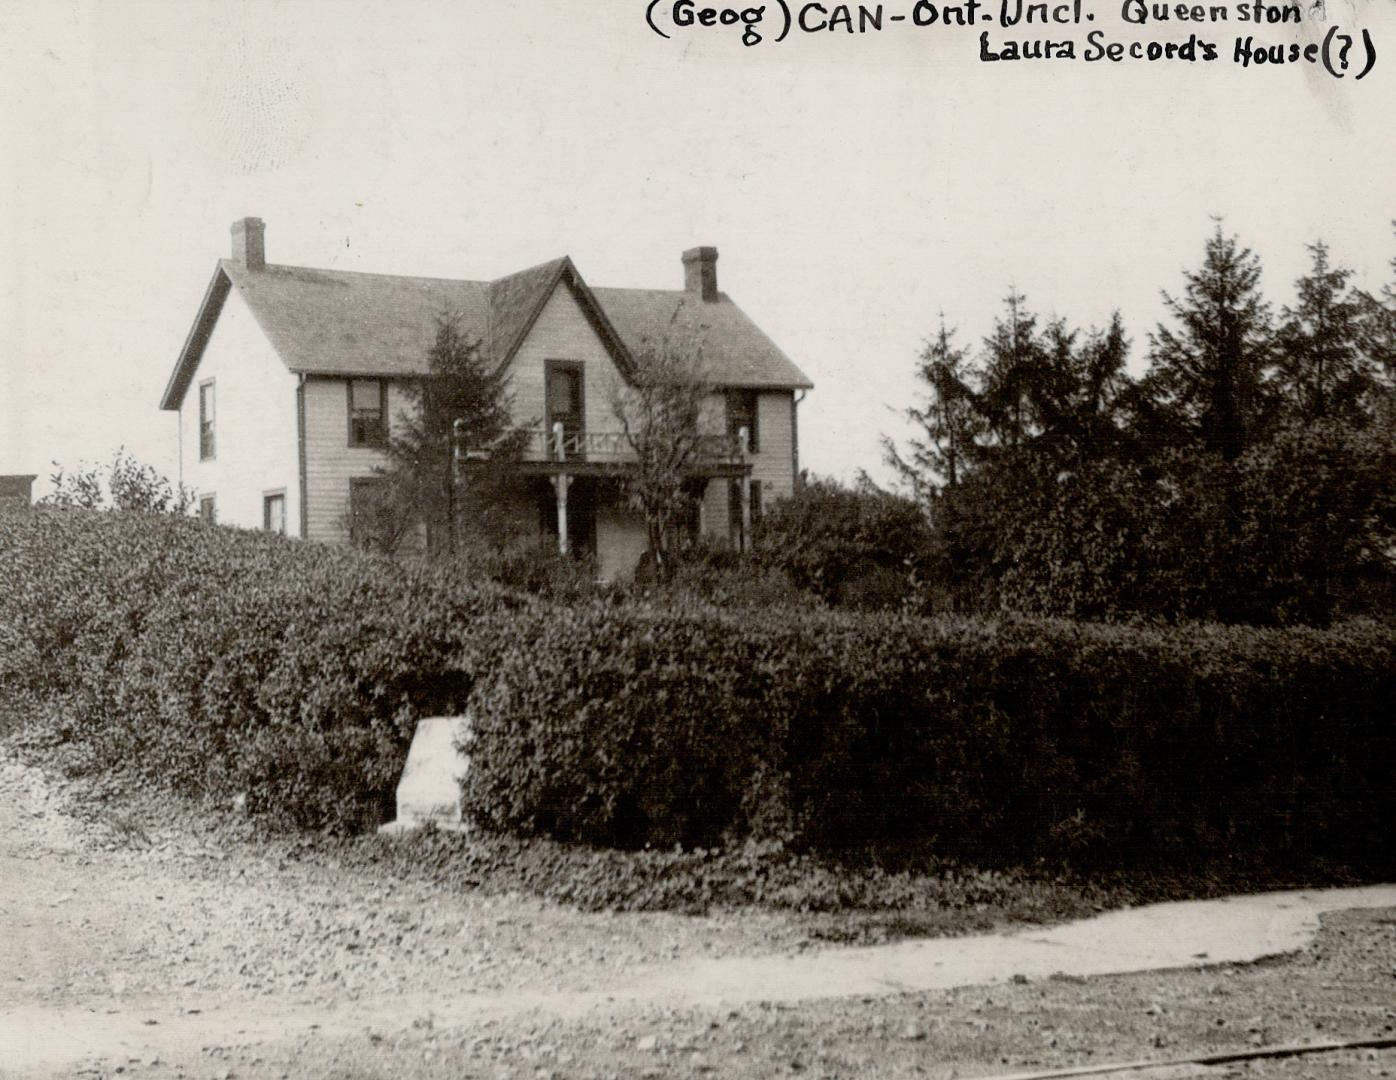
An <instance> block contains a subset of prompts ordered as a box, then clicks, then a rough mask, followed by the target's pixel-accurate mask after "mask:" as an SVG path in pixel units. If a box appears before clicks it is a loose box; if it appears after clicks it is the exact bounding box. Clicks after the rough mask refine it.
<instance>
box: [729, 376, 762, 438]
mask: <svg viewBox="0 0 1396 1080" xmlns="http://www.w3.org/2000/svg"><path fill="white" fill-rule="evenodd" d="M726 399H727V435H728V437H729V438H730V439H732V440H733V441H736V439H737V436H738V433H739V432H740V431H741V429H742V428H743V427H745V428H746V432H747V444H746V448H747V453H749V454H759V453H760V452H761V423H760V417H761V395H760V392H759V391H756V390H746V389H736V388H733V389H729V390H728V391H727V394H726ZM748 406H749V407H748ZM744 420H745V421H746V423H743V421H744Z"/></svg>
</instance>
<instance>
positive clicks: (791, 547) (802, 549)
mask: <svg viewBox="0 0 1396 1080" xmlns="http://www.w3.org/2000/svg"><path fill="white" fill-rule="evenodd" d="M935 551H936V543H935V537H934V535H933V534H932V532H931V528H930V525H929V524H928V522H927V520H926V516H925V514H924V512H923V511H922V509H921V507H920V506H918V505H917V504H916V502H915V501H913V500H912V499H908V498H904V497H902V496H900V495H895V494H893V493H891V492H888V491H883V490H881V489H879V488H878V487H876V486H875V485H874V484H873V483H872V482H871V481H870V480H869V479H868V478H867V477H866V476H862V477H860V478H859V480H858V482H857V484H855V485H854V486H852V487H849V486H846V485H843V484H840V483H839V482H838V481H836V480H830V479H824V478H814V479H810V480H807V481H806V482H805V483H804V484H803V485H802V486H801V487H800V489H799V490H798V491H796V492H795V494H794V495H793V496H791V497H790V498H788V499H782V500H780V501H779V502H776V503H775V504H774V505H772V506H771V507H770V508H769V509H768V510H767V512H766V513H765V514H764V515H763V517H762V519H761V521H760V522H759V523H758V525H757V527H756V557H757V560H758V561H759V563H760V564H761V565H763V566H766V567H768V568H770V569H772V570H776V571H779V572H781V573H782V574H784V575H785V576H787V577H788V578H789V580H790V581H791V582H792V583H793V584H794V585H796V586H797V587H798V588H800V589H802V590H805V591H807V592H808V593H810V594H812V595H814V596H817V597H819V598H820V599H821V600H823V601H825V602H826V603H828V604H831V605H835V606H838V607H846V608H852V609H855V610H864V611H874V610H891V611H897V610H916V611H919V610H922V609H924V608H926V607H927V606H928V603H929V594H928V590H927V587H926V583H927V581H928V580H929V579H930V578H931V577H932V574H933V569H934V568H935V566H936V565H937V563H936V559H935Z"/></svg>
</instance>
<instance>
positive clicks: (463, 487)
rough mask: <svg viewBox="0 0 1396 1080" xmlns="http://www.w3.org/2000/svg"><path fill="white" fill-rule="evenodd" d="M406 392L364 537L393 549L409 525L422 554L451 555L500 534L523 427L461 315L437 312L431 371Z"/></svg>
mask: <svg viewBox="0 0 1396 1080" xmlns="http://www.w3.org/2000/svg"><path fill="white" fill-rule="evenodd" d="M405 391H406V394H407V395H408V397H409V399H410V400H411V403H412V404H411V407H410V408H409V409H407V410H406V411H405V412H403V413H402V414H401V415H399V416H398V417H397V418H396V419H395V422H394V425H393V434H392V437H391V438H390V439H389V441H388V447H387V454H388V465H387V466H386V467H385V468H383V469H382V470H381V473H380V475H381V478H382V484H381V489H380V495H379V498H377V499H376V500H373V501H372V502H371V503H370V505H369V509H368V510H367V513H368V514H369V516H370V520H369V521H367V522H364V523H363V525H364V528H363V529H362V530H361V534H362V535H361V542H363V543H365V544H366V545H367V546H371V547H375V548H378V549H380V550H386V551H390V552H391V551H395V550H399V549H400V548H401V547H402V546H403V545H404V544H405V543H406V542H407V541H408V540H409V538H410V537H412V536H413V535H414V534H415V535H417V536H419V537H421V538H422V539H423V540H424V542H425V549H426V553H427V554H428V555H430V556H432V557H437V558H452V557H454V556H456V555H457V554H458V553H460V551H461V550H462V549H463V548H464V547H465V546H466V544H467V543H468V542H471V541H476V540H483V541H489V542H494V541H498V540H499V539H500V538H501V537H502V536H503V534H505V533H507V531H508V530H507V529H506V528H504V525H503V522H502V521H501V520H497V519H500V518H501V517H502V514H501V511H500V507H501V506H502V505H503V503H504V502H505V501H506V498H505V489H506V486H507V485H508V483H509V482H510V480H511V479H512V472H513V470H512V469H511V465H512V464H513V463H515V462H516V461H517V460H518V459H519V456H520V455H521V453H522V450H523V445H524V440H525V439H526V438H527V436H526V433H525V432H524V431H523V430H521V429H518V428H516V427H515V426H514V425H513V421H512V416H511V411H510V398H509V394H508V386H507V383H506V380H505V378H504V377H503V376H502V375H501V374H500V373H499V372H497V371H495V370H494V368H493V366H492V365H491V364H490V362H489V360H488V359H487V358H486V357H485V356H484V354H483V353H482V351H481V349H480V343H479V342H478V341H475V340H471V339H469V338H467V337H466V336H465V334H464V332H463V331H462V329H461V319H460V316H459V315H458V314H456V313H454V312H450V311H446V312H442V313H441V314H440V315H438V316H437V319H436V337H435V339H434V341H433V343H432V347H431V349H430V351H429V352H428V354H427V374H426V375H425V376H423V377H422V378H420V379H417V380H415V381H413V382H410V383H408V384H406V386H405ZM461 460H466V461H468V462H469V464H468V466H467V467H462V465H461Z"/></svg>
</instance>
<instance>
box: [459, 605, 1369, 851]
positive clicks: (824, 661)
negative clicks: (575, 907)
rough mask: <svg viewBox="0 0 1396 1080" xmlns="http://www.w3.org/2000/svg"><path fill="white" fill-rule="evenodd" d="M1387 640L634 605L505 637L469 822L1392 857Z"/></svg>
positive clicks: (546, 619)
mask: <svg viewBox="0 0 1396 1080" xmlns="http://www.w3.org/2000/svg"><path fill="white" fill-rule="evenodd" d="M1392 700H1396V633H1393V632H1392V631H1391V630H1390V629H1386V628H1380V627H1377V626H1375V625H1369V624H1350V625H1345V626H1342V627H1340V628H1338V629H1334V630H1331V631H1327V632H1321V631H1314V630H1288V631H1278V630H1254V629H1236V628H1221V627H1213V626H1190V627H1175V628H1165V629H1155V628H1144V627H1123V626H1092V625H1080V624H1072V623H1065V622H1056V621H1047V620H1042V621H1027V620H1014V621H1001V622H994V621H965V620H961V621H950V620H924V619H915V618H910V617H905V616H895V615H881V616H872V615H863V616H853V615H846V614H840V613H828V612H794V611H785V612H781V613H778V614H774V615H761V614H758V613H755V612H747V613H743V614H740V615H739V614H737V613H732V612H720V611H707V612H700V613H693V612H689V613H681V612H676V611H671V610H669V611H666V610H658V609H653V610H645V609H642V608H637V607H628V608H614V607H613V608H605V607H601V606H597V607H592V608H577V609H573V610H570V611H565V612H558V611H554V612H540V611H535V612H530V613H525V614H521V615H520V616H518V617H517V618H515V619H514V620H513V622H512V625H511V630H510V632H509V634H508V635H507V642H505V643H503V644H502V645H501V648H500V653H499V655H498V657H497V658H496V659H495V660H494V661H493V662H492V663H491V664H490V665H488V667H487V668H486V669H485V670H483V672H482V676H481V681H480V683H479V684H477V688H476V692H475V695H474V697H473V709H474V715H475V730H476V736H475V740H474V743H473V746H472V753H473V759H472V772H471V774H470V776H469V778H468V779H467V785H466V794H467V800H468V804H469V806H470V807H471V808H472V810H473V812H474V813H475V814H476V815H477V816H478V817H479V819H480V820H482V821H485V822H488V823H490V824H493V825H495V826H497V827H502V828H506V829H510V830H513V831H516V832H522V833H525V834H529V833H533V834H542V835H548V836H552V837H555V838H559V839H564V840H582V841H587V842H591V843H602V844H616V845H621V846H641V845H645V844H650V845H654V846H669V845H673V844H681V845H684V846H694V845H696V846H705V847H706V846H711V845H717V844H723V843H730V842H732V841H733V840H735V839H740V838H750V839H756V840H777V841H781V842H787V843H791V844H794V845H796V846H809V847H816V848H823V849H832V848H839V847H843V846H853V845H862V844H867V843H870V842H874V841H880V840H887V839H895V838H899V837H900V838H915V837H922V838H924V837H935V838H937V842H938V844H939V846H940V847H941V849H942V850H944V851H946V852H948V853H952V854H955V855H958V856H966V855H967V856H970V857H973V858H975V859H978V860H982V859H983V858H984V857H986V856H987V855H990V854H993V855H997V856H1000V857H1002V858H1005V859H1019V860H1021V859H1024V858H1027V859H1031V858H1036V857H1043V856H1047V857H1051V858H1054V859H1062V858H1065V859H1068V860H1069V861H1072V862H1074V863H1076V864H1078V865H1086V864H1092V863H1095V864H1099V863H1104V862H1109V863H1111V864H1116V863H1136V864H1145V865H1147V864H1150V863H1157V862H1160V861H1167V862H1173V863H1179V862H1186V861H1188V860H1190V859H1194V858H1199V859H1200V858H1206V857H1215V856H1216V855H1218V854H1223V853H1227V852H1231V851H1242V850H1243V851H1247V852H1252V853H1254V852H1263V853H1265V854H1266V856H1267V857H1271V858H1274V859H1277V860H1281V861H1283V860H1285V859H1289V858H1310V857H1315V856H1319V855H1323V856H1331V857H1340V858H1348V859H1358V860H1361V859H1366V858H1373V859H1386V858H1390V857H1391V855H1392V854H1393V853H1396V845H1393V839H1392V837H1391V834H1390V831H1389V829H1387V827H1386V822H1387V821H1388V820H1389V818H1390V815H1391V813H1392V812H1393V810H1396V805H1393V804H1396V793H1393V790H1392V788H1391V786H1390V784H1389V777H1390V775H1391V770H1392V768H1393V766H1396V731H1393V726H1392V725H1391V723H1390V721H1389V718H1388V714H1389V708H1390V706H1389V703H1390V701H1392Z"/></svg>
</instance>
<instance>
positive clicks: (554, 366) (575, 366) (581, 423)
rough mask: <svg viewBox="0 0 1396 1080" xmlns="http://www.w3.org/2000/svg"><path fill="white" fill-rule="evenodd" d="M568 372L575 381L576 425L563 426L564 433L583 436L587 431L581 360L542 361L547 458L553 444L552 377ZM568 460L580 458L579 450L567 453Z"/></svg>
mask: <svg viewBox="0 0 1396 1080" xmlns="http://www.w3.org/2000/svg"><path fill="white" fill-rule="evenodd" d="M564 371H565V372H569V373H571V374H572V375H574V376H575V377H576V380H577V414H576V415H577V423H576V426H575V427H572V428H568V427H566V425H565V424H564V432H565V433H566V434H568V435H585V434H586V430H587V378H586V364H585V363H584V362H583V361H581V360H545V361H543V413H544V416H545V418H546V423H547V438H548V443H547V446H548V456H549V457H551V456H552V450H553V444H552V437H553V423H554V410H553V376H554V375H555V374H557V373H558V372H564ZM567 456H568V457H569V458H579V457H582V456H583V455H582V452H581V450H580V449H577V450H573V451H569V453H568V455H567Z"/></svg>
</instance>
